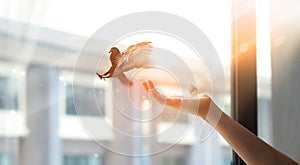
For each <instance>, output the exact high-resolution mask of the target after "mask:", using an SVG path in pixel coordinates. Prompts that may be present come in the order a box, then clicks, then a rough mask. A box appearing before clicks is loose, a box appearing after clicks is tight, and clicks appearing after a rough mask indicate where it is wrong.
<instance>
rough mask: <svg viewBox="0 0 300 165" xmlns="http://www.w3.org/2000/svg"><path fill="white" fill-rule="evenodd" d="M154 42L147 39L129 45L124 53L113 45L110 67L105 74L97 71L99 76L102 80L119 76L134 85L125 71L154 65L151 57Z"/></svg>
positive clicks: (122, 81)
mask: <svg viewBox="0 0 300 165" xmlns="http://www.w3.org/2000/svg"><path fill="white" fill-rule="evenodd" d="M151 43H152V42H149V41H145V42H140V43H137V44H135V45H131V46H129V47H128V48H127V49H126V50H125V51H123V52H122V53H121V52H120V50H119V49H118V48H117V47H112V48H111V49H110V51H109V53H111V54H110V57H109V58H110V62H111V67H110V69H109V70H108V71H107V72H105V73H104V74H99V73H98V72H96V74H97V76H98V77H99V78H100V79H101V80H102V79H103V80H105V79H106V78H113V77H117V78H118V79H119V80H120V81H121V83H122V84H124V85H130V86H131V85H133V82H131V81H130V80H129V79H128V78H127V77H126V75H125V74H124V72H127V71H130V70H132V69H135V68H147V67H150V66H151V65H152V60H151V58H150V57H149V55H150V54H151V51H152V46H151Z"/></svg>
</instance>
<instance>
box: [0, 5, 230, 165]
mask: <svg viewBox="0 0 300 165" xmlns="http://www.w3.org/2000/svg"><path fill="white" fill-rule="evenodd" d="M133 4H135V5H133ZM231 5H232V4H231V1H229V0H226V1H218V0H213V1H201V2H198V1H191V2H189V3H185V2H177V1H174V2H172V5H170V4H169V2H164V1H159V0H155V1H151V2H148V3H147V4H145V2H142V1H136V0H129V1H106V2H104V1H91V2H86V1H83V0H80V1H74V2H73V1H67V0H52V1H47V0H46V1H43V2H38V1H26V2H25V1H21V0H16V1H9V0H4V1H1V2H0V68H1V70H0V87H1V88H0V165H19V164H20V165H40V164H45V165H104V164H109V165H113V164H146V165H150V164H162V165H171V164H176V165H180V164H191V165H193V164H208V165H209V164H224V165H229V164H231V161H232V149H231V148H230V146H229V145H228V144H227V143H226V141H225V140H224V139H223V138H222V137H221V136H220V135H219V134H218V133H217V132H216V131H212V133H211V134H210V136H209V138H207V139H206V140H205V141H200V140H199V139H197V138H198V135H197V133H199V132H200V131H199V130H198V128H202V127H197V126H196V127H193V128H192V129H191V130H190V131H187V130H188V129H187V128H189V126H190V125H191V124H192V123H193V119H194V118H193V116H192V115H189V114H185V113H184V114H181V115H180V116H178V114H177V112H174V111H171V110H169V109H166V110H164V111H163V113H161V116H164V117H165V118H164V119H163V120H159V121H156V120H155V121H153V122H149V123H147V124H145V121H141V122H137V123H134V124H131V122H129V121H128V120H129V119H132V118H128V117H124V116H126V115H128V114H129V113H131V114H132V115H133V117H136V116H139V113H140V111H139V112H135V111H130V112H126V111H123V109H122V108H123V107H118V105H117V104H116V102H122V101H123V102H124V100H125V98H132V97H133V99H132V100H134V101H132V100H131V101H132V102H133V103H135V101H136V100H138V101H139V98H137V97H139V94H140V93H142V92H141V91H138V92H140V93H138V94H137V95H134V96H131V95H130V96H129V95H120V97H118V100H114V99H113V97H112V95H113V92H114V91H113V90H114V89H116V88H113V87H114V84H112V82H113V81H112V80H109V79H108V80H107V81H104V80H100V79H99V78H98V77H97V76H96V74H95V72H96V71H97V69H99V68H100V69H103V68H104V69H108V68H109V67H110V61H109V59H108V54H107V50H105V49H102V48H101V45H102V44H107V43H108V42H109V45H111V46H112V45H115V46H118V47H119V48H120V50H125V48H127V47H128V46H130V45H132V44H136V42H135V41H136V40H130V39H129V40H128V38H127V40H126V42H125V41H124V42H123V43H121V44H118V42H117V41H102V40H101V41H99V40H97V38H96V39H95V38H92V37H91V36H92V35H93V34H94V33H95V32H96V31H97V30H98V29H99V28H101V27H102V26H104V25H105V24H106V23H108V22H109V21H111V20H114V19H116V18H118V17H120V16H123V15H126V14H130V13H134V12H139V11H161V12H168V13H171V14H175V15H178V16H179V17H183V18H184V19H186V20H187V21H189V22H191V23H193V24H194V25H196V27H197V28H199V29H200V30H201V31H202V32H203V34H204V35H205V36H206V37H207V39H208V40H209V41H210V42H211V44H212V45H213V47H214V49H215V50H214V51H215V52H216V54H217V55H218V57H217V58H218V60H219V61H220V63H218V64H220V65H221V66H220V68H222V70H223V72H222V73H214V71H212V72H211V73H209V74H211V75H209V74H206V71H207V70H205V66H204V65H202V64H203V63H199V61H201V60H203V59H201V58H198V57H196V58H195V57H193V56H192V55H187V54H188V53H189V52H185V49H183V48H181V46H177V45H175V44H174V43H175V42H170V43H168V42H162V41H164V40H163V38H158V39H157V38H156V40H155V37H153V36H149V35H148V37H149V38H144V40H151V39H153V38H154V41H153V45H154V46H155V47H164V46H165V47H166V48H168V49H169V51H173V52H176V54H180V55H178V59H181V62H183V64H184V65H185V66H188V68H189V70H191V71H192V72H193V74H195V75H196V76H195V77H196V79H197V84H194V85H196V86H197V88H199V90H200V92H203V93H208V94H210V93H209V92H211V91H210V88H211V86H210V85H211V83H212V82H214V83H216V84H217V85H216V87H215V88H214V92H215V93H217V94H216V95H215V98H214V99H215V100H216V102H217V103H218V104H219V106H220V107H221V108H222V109H223V110H224V112H226V113H227V114H229V115H230V112H231V109H230V107H231V100H230V77H231V75H230V67H231V21H232V18H231ZM149 21H151V20H149ZM136 24H137V25H136V26H138V25H139V24H138V22H137V23H136ZM181 26H182V27H183V28H184V27H185V25H181ZM119 28H120V29H122V27H119ZM133 38H134V37H133ZM88 40H95V43H96V46H95V47H97V46H98V45H97V44H99V49H96V50H94V49H89V50H88V51H85V50H83V48H84V47H85V46H86V45H85V44H86V43H87V41H88ZM177 40H179V39H177ZM181 44H184V42H182V43H181ZM79 55H82V56H81V57H82V58H80V59H79ZM102 57H103V58H102ZM79 60H82V61H81V62H83V63H84V64H85V65H84V66H79V68H76V74H77V73H78V74H77V75H76V76H77V78H78V79H79V80H76V81H75V80H74V73H75V71H74V70H75V66H76V64H77V63H78V61H79ZM101 60H103V61H104V62H103V65H102V63H101V62H100V61H101ZM174 60H175V58H174V59H172V60H171V59H168V60H162V62H161V63H163V64H175V63H173V62H174ZM95 62H97V64H99V66H96V65H93V64H95ZM202 62H203V61H202ZM100 63H101V65H100ZM218 64H217V63H215V62H214V61H208V64H207V65H210V66H216V65H218ZM97 67H99V68H97ZM174 68H175V71H176V72H177V71H178V75H180V77H184V78H185V77H187V80H188V78H189V77H191V75H189V74H187V73H185V72H180V71H181V69H182V68H183V65H176V66H175V67H174ZM101 71H102V70H101ZM126 74H127V73H126ZM218 74H221V75H220V76H224V78H225V80H224V83H220V84H218V83H217V82H216V80H217V78H216V77H218V76H219V75H218ZM78 75H79V76H78ZM208 75H209V76H211V77H209V76H208ZM148 76H149V75H148ZM154 76H157V77H158V75H154ZM90 78H92V79H93V82H92V83H91V82H90ZM148 78H149V77H148ZM151 78H152V77H151ZM153 78H154V77H153ZM114 80H116V81H117V82H118V83H119V80H118V79H116V78H114ZM164 86H165V87H166V89H172V88H174V84H168V83H165V84H164ZM223 89H224V90H223ZM126 90H127V88H126ZM128 90H129V89H128ZM130 90H131V89H130ZM170 93H176V90H173V91H172V90H171V91H170ZM90 98H93V99H94V100H95V98H96V100H97V103H95V102H94V101H93V100H91V99H90ZM223 99H224V100H223ZM147 105H148V103H147V102H145V106H147ZM124 112H126V113H128V114H126V113H125V114H122V113H124ZM121 115H123V118H121ZM197 120H200V121H202V119H197ZM131 121H132V120H131ZM202 123H203V121H202ZM170 124H173V126H174V128H176V129H175V130H174V132H173V133H174V134H183V133H182V132H181V131H182V130H184V131H187V134H186V135H185V136H184V138H183V139H180V140H179V141H177V140H178V139H175V140H174V138H173V137H172V136H173V134H172V133H166V134H164V136H157V137H156V138H155V140H154V141H155V143H147V144H146V142H144V141H143V140H144V139H143V138H141V139H138V140H133V138H132V139H130V138H128V139H122V138H120V137H118V136H117V134H115V132H121V133H124V134H130V135H134V136H133V137H138V136H140V135H141V134H142V135H143V134H146V135H149V136H150V135H152V134H158V133H159V131H160V130H166V129H168V127H169V125H170ZM200 126H201V125H200ZM87 127H88V128H87ZM108 127H109V128H108ZM91 130H92V131H93V132H92V133H91ZM114 131H115V132H114ZM170 144H172V145H171V147H168V146H170ZM107 146H110V147H111V148H110V147H107ZM141 146H142V147H141ZM161 146H163V147H164V146H166V147H165V148H167V149H166V150H163V151H160V152H158V153H155V154H150V155H147V152H148V151H149V150H150V149H149V148H154V149H155V148H159V147H161ZM118 147H119V148H121V149H122V150H123V151H124V150H125V151H128V153H130V152H132V150H135V151H138V152H139V153H140V154H141V155H146V156H141V157H132V155H126V154H124V153H119V152H116V151H114V150H112V148H118Z"/></svg>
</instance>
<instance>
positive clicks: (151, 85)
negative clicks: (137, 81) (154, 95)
mask: <svg viewBox="0 0 300 165" xmlns="http://www.w3.org/2000/svg"><path fill="white" fill-rule="evenodd" d="M147 84H148V87H149V90H152V89H154V85H153V82H152V81H151V80H147Z"/></svg>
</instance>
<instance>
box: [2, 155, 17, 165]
mask: <svg viewBox="0 0 300 165" xmlns="http://www.w3.org/2000/svg"><path fill="white" fill-rule="evenodd" d="M13 164H14V163H13V157H12V156H11V155H10V154H3V153H0V165H13Z"/></svg>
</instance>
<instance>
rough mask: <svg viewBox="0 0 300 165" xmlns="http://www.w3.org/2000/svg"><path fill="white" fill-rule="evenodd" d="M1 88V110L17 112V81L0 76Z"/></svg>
mask: <svg viewBox="0 0 300 165" xmlns="http://www.w3.org/2000/svg"><path fill="white" fill-rule="evenodd" d="M0 87H1V88H0V110H17V109H18V87H17V80H16V79H14V78H9V77H4V76H0Z"/></svg>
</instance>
